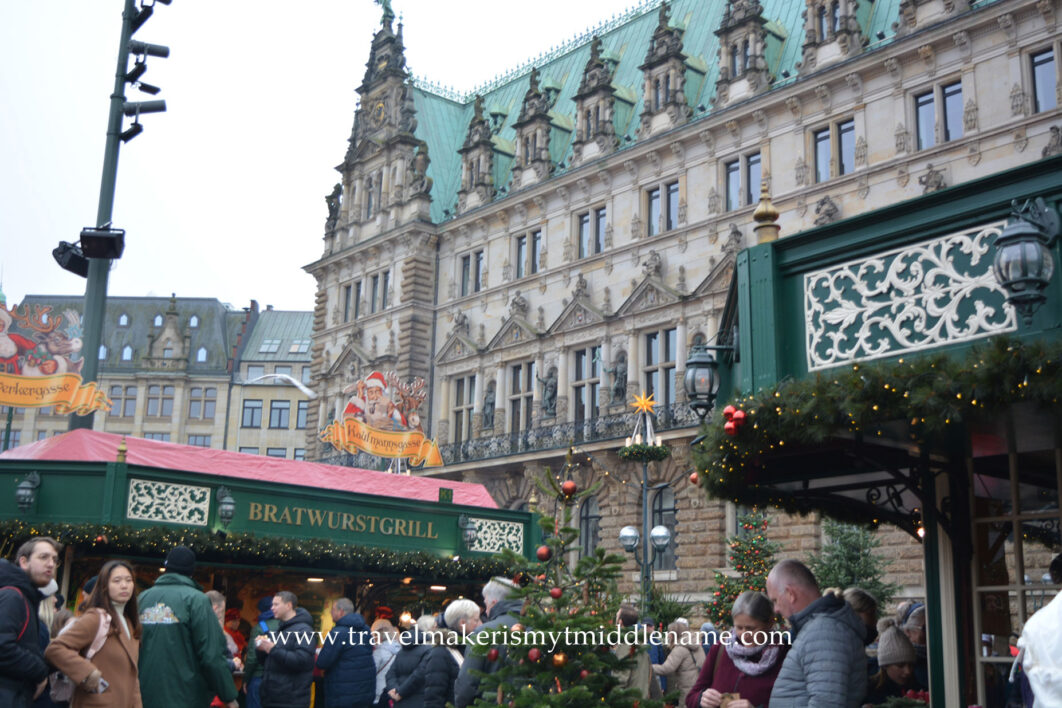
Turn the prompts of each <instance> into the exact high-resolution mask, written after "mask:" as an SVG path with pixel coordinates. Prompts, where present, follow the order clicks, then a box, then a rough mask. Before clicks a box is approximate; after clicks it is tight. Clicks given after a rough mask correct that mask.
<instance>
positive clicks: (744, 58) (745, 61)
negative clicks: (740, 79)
mask: <svg viewBox="0 0 1062 708" xmlns="http://www.w3.org/2000/svg"><path fill="white" fill-rule="evenodd" d="M749 56H750V52H749V40H747V39H746V40H745V43H744V44H743V45H742V47H741V73H743V74H744V73H745V72H746V71H748V70H749Z"/></svg>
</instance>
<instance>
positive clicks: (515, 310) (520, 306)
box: [509, 290, 530, 319]
mask: <svg viewBox="0 0 1062 708" xmlns="http://www.w3.org/2000/svg"><path fill="white" fill-rule="evenodd" d="M529 307H530V305H528V303H527V298H525V297H524V296H523V295H521V294H520V291H519V290H517V291H516V293H515V294H514V295H513V299H512V301H511V302H510V303H509V316H510V317H519V318H521V319H527V310H528V309H529Z"/></svg>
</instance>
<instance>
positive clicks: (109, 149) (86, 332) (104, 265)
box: [69, 0, 136, 430]
mask: <svg viewBox="0 0 1062 708" xmlns="http://www.w3.org/2000/svg"><path fill="white" fill-rule="evenodd" d="M135 2H136V0H125V9H124V10H122V37H121V40H120V42H119V45H118V68H117V71H116V73H115V76H114V93H112V94H111V110H110V114H109V115H108V116H107V146H106V148H105V149H104V151H103V177H102V178H101V180H100V201H99V205H98V206H97V208H96V227H97V228H103V227H106V226H108V225H109V224H110V223H111V212H112V211H113V209H114V185H115V183H116V182H117V180H118V148H119V147H120V146H121V141H120V140H119V138H118V136H119V135H120V134H121V132H122V111H123V109H124V108H125V74H126V67H127V66H128V64H129V39H130V37H132V36H133V18H134V17H135V16H136V8H135ZM88 262H89V269H88V282H87V283H86V284H85V317H84V320H83V321H82V323H81V325H82V332H83V336H84V348H83V349H82V350H81V351H82V352H84V355H83V356H82V359H83V361H84V362H85V365H84V368H82V370H81V379H82V381H84V382H85V383H88V382H90V381H96V380H98V371H99V353H98V352H99V349H100V342H101V340H102V339H103V315H104V310H105V308H106V306H107V274H108V272H109V271H110V269H111V261H110V259H107V258H89V259H88ZM92 417H93V414H92V413H88V414H87V415H71V416H70V425H69V429H70V430H76V429H78V428H86V429H91V428H92Z"/></svg>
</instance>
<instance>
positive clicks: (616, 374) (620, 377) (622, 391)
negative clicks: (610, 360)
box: [604, 352, 627, 405]
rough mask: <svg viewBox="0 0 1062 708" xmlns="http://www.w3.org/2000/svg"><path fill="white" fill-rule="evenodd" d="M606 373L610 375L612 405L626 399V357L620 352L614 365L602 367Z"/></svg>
mask: <svg viewBox="0 0 1062 708" xmlns="http://www.w3.org/2000/svg"><path fill="white" fill-rule="evenodd" d="M604 372H605V373H606V374H611V375H612V391H611V394H612V400H611V403H612V404H613V405H615V404H617V403H623V402H625V401H626V400H627V358H626V357H625V356H624V355H623V353H622V352H620V354H619V356H618V357H617V358H616V365H615V366H613V367H611V368H609V367H607V366H606V367H604Z"/></svg>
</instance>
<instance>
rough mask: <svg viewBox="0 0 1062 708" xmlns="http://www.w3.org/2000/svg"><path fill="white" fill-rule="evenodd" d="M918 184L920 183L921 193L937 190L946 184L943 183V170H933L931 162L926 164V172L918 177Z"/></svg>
mask: <svg viewBox="0 0 1062 708" xmlns="http://www.w3.org/2000/svg"><path fill="white" fill-rule="evenodd" d="M918 184H920V185H922V194H929V193H930V192H939V191H940V190H942V189H944V188H945V187H947V186H948V185H947V184H945V183H944V170H934V169H933V163H929V164H928V165H926V173H925V174H924V175H922V176H921V177H919V178H918Z"/></svg>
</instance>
